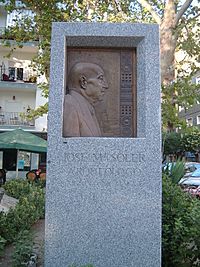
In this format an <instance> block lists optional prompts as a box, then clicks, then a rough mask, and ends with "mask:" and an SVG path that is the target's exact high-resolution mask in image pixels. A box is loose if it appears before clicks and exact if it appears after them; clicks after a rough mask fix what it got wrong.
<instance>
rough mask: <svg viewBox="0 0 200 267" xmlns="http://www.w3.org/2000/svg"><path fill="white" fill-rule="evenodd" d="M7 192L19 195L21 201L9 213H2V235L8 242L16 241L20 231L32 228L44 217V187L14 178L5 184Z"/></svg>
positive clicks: (0, 214)
mask: <svg viewBox="0 0 200 267" xmlns="http://www.w3.org/2000/svg"><path fill="white" fill-rule="evenodd" d="M4 188H5V190H6V193H8V194H9V195H12V196H13V197H17V196H18V197H19V202H18V203H17V205H16V206H15V208H14V209H10V210H9V212H8V213H7V214H4V213H0V225H1V227H0V235H1V236H2V237H3V238H5V239H6V240H7V241H8V242H13V241H15V239H16V237H17V235H18V233H19V232H20V231H23V230H27V229H30V227H31V226H32V224H33V223H35V222H36V221H37V220H38V219H40V218H44V213H45V208H44V206H45V194H44V189H42V188H40V187H38V186H35V185H33V184H29V183H28V182H27V181H23V180H13V181H9V182H7V183H6V185H5V186H4Z"/></svg>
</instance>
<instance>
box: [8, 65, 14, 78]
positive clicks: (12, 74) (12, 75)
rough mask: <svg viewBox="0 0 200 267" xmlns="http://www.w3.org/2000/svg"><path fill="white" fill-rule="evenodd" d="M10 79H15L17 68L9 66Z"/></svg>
mask: <svg viewBox="0 0 200 267" xmlns="http://www.w3.org/2000/svg"><path fill="white" fill-rule="evenodd" d="M8 71H9V80H13V81H14V80H15V68H14V67H9V70H8Z"/></svg>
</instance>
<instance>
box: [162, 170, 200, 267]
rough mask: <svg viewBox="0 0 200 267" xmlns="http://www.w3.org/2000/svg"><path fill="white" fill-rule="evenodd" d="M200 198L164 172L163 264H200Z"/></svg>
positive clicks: (167, 266) (180, 265)
mask: <svg viewBox="0 0 200 267" xmlns="http://www.w3.org/2000/svg"><path fill="white" fill-rule="evenodd" d="M199 210H200V202H199V200H197V199H194V198H192V197H191V196H190V195H189V194H186V193H184V192H182V190H181V189H180V187H179V186H178V185H176V184H174V183H173V182H172V180H171V178H170V177H168V176H166V175H164V176H163V215H162V219H163V221H162V226H163V227H162V230H163V234H162V266H163V267H172V266H173V267H186V266H188V267H189V266H200V263H199V262H198V259H200V240H199V233H200V213H199Z"/></svg>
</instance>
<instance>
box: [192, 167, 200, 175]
mask: <svg viewBox="0 0 200 267" xmlns="http://www.w3.org/2000/svg"><path fill="white" fill-rule="evenodd" d="M191 177H200V169H197V170H196V171H194V172H193V174H192V175H191Z"/></svg>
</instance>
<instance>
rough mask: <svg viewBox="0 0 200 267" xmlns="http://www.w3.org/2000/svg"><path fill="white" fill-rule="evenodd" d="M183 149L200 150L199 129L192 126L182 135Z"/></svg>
mask: <svg viewBox="0 0 200 267" xmlns="http://www.w3.org/2000/svg"><path fill="white" fill-rule="evenodd" d="M181 142H182V146H183V149H184V151H191V152H199V150H200V131H199V129H198V128H192V129H191V130H189V131H188V132H186V133H185V134H184V135H183V138H182V140H181Z"/></svg>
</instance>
